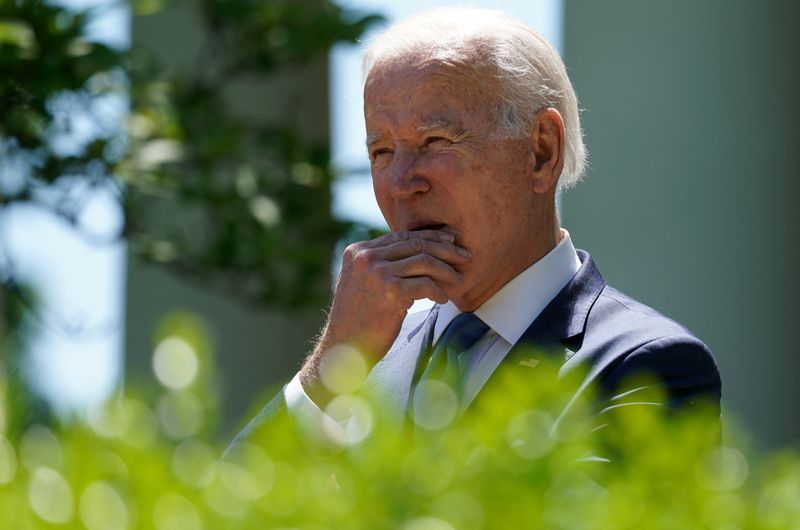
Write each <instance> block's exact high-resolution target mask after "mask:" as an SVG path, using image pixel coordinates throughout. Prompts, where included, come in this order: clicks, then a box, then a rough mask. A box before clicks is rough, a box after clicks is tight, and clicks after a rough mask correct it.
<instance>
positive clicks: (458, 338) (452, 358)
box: [420, 313, 489, 397]
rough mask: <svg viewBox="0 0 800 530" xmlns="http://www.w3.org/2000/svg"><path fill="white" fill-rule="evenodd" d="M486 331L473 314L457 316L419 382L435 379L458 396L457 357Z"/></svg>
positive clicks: (487, 327) (448, 327)
mask: <svg viewBox="0 0 800 530" xmlns="http://www.w3.org/2000/svg"><path fill="white" fill-rule="evenodd" d="M488 330H489V326H488V325H486V323H485V322H483V320H481V319H480V318H478V317H477V316H475V314H474V313H461V314H460V315H458V316H457V317H456V318H454V319H453V320H452V321H451V322H450V324H448V325H447V328H446V329H445V330H444V334H443V335H442V338H441V339H440V340H439V342H438V343H437V344H436V348H435V349H434V350H433V353H432V354H431V358H430V360H429V361H428V366H427V367H426V368H425V371H424V372H423V373H422V377H421V378H420V381H426V380H431V379H436V380H439V381H441V382H443V383H445V384H447V385H448V386H449V387H450V388H452V389H453V390H454V391H455V392H456V394H460V392H459V391H458V388H459V375H460V370H459V357H460V355H461V354H462V353H463V352H464V350H468V349H469V348H470V347H471V346H473V345H474V344H475V343H476V342H478V339H480V338H481V337H483V336H484V335H485V334H486V332H487V331H488ZM459 397H460V396H459Z"/></svg>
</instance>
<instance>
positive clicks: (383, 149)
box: [370, 147, 394, 161]
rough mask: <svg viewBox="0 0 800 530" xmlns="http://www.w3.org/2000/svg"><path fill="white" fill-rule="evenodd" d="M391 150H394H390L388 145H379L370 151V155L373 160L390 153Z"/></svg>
mask: <svg viewBox="0 0 800 530" xmlns="http://www.w3.org/2000/svg"><path fill="white" fill-rule="evenodd" d="M393 152H394V151H392V150H391V149H389V148H388V147H380V148H378V149H375V150H373V151H372V153H370V157H371V158H372V160H373V161H375V160H377V159H378V158H379V157H381V156H383V155H391V154H392V153H393Z"/></svg>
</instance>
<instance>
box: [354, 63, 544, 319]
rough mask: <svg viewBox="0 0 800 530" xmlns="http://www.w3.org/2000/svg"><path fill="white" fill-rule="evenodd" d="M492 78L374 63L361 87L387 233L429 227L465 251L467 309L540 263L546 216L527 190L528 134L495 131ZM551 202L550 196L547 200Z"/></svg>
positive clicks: (457, 292) (458, 296) (455, 296)
mask: <svg viewBox="0 0 800 530" xmlns="http://www.w3.org/2000/svg"><path fill="white" fill-rule="evenodd" d="M498 91H499V87H498V83H497V81H496V80H494V79H492V78H487V79H485V80H484V81H480V80H476V78H475V76H469V77H467V76H465V75H462V74H460V73H459V72H458V71H457V70H455V69H453V68H445V67H443V66H441V65H438V64H427V65H410V64H401V65H395V64H393V65H389V66H377V67H376V68H375V69H373V71H372V73H371V74H370V76H369V78H368V79H367V83H366V86H365V89H364V114H365V119H366V126H367V144H368V150H369V157H370V161H371V169H372V182H373V187H374V189H375V196H376V198H377V201H378V204H379V206H380V208H381V211H382V212H383V215H384V217H385V218H386V221H387V223H388V224H389V228H390V229H391V230H392V231H403V230H412V231H413V230H419V229H421V228H433V229H438V230H442V231H445V232H449V233H452V234H454V235H455V238H456V244H458V245H460V246H462V247H465V248H466V249H468V250H469V251H470V252H471V253H472V258H471V260H470V262H469V263H468V264H466V265H464V266H460V267H459V270H460V272H462V273H463V275H464V280H463V282H462V283H461V284H460V285H451V286H442V287H443V288H444V289H445V292H447V294H448V295H449V296H450V299H451V300H452V301H453V302H454V303H455V304H456V305H457V306H458V307H459V308H460V309H461V310H464V311H472V310H474V309H475V308H477V307H478V306H479V305H480V304H482V303H483V302H484V301H486V299H488V298H489V297H490V296H491V295H493V294H494V293H495V292H496V291H497V290H498V289H500V288H501V287H502V286H503V285H505V283H506V282H508V281H509V280H510V279H511V278H513V277H514V276H516V275H517V274H518V273H519V272H521V271H522V270H523V269H525V268H526V267H527V266H528V265H530V264H531V263H533V261H535V260H536V259H538V257H539V256H538V255H536V252H537V249H536V241H537V238H539V237H540V236H541V235H542V232H543V231H544V230H547V229H549V228H551V227H550V226H548V222H549V218H548V215H551V214H550V212H549V211H548V209H547V208H546V207H543V206H544V205H545V204H546V198H545V197H544V196H543V195H542V194H537V193H534V191H533V186H532V172H533V169H534V166H535V165H536V160H535V156H534V150H533V148H532V145H531V141H530V138H522V139H507V138H502V137H500V136H499V135H498V134H496V132H495V129H496V125H495V124H496V118H495V113H496V110H495V109H496V104H497V96H498ZM551 200H552V198H551Z"/></svg>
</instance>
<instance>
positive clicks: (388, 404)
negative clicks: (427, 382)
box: [364, 306, 439, 427]
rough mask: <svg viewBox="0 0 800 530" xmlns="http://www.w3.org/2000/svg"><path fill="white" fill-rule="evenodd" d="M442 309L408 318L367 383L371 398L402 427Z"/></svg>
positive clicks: (367, 391)
mask: <svg viewBox="0 0 800 530" xmlns="http://www.w3.org/2000/svg"><path fill="white" fill-rule="evenodd" d="M438 314H439V311H438V306H435V307H434V308H433V309H432V310H431V311H429V312H428V314H427V317H425V314H424V313H420V314H419V315H411V316H409V317H407V318H406V322H404V324H403V328H402V329H401V330H400V333H399V334H398V336H397V340H395V342H394V344H393V345H392V347H391V348H390V349H389V352H388V353H387V354H386V355H384V357H383V358H382V359H381V360H380V361H379V362H378V364H376V365H375V367H374V368H373V369H372V371H371V372H370V374H369V376H368V377H367V380H366V381H365V384H364V386H365V390H366V393H367V395H369V396H370V397H371V398H373V399H375V401H376V404H377V405H378V407H379V408H380V409H381V411H382V412H384V413H386V416H387V417H388V418H389V419H390V421H393V422H394V421H396V422H397V426H398V427H400V426H402V424H403V421H404V419H405V415H406V411H407V408H408V400H409V396H410V394H411V386H412V384H413V383H414V379H415V377H416V373H417V372H418V369H417V367H418V364H419V362H420V358H421V357H422V356H421V353H422V352H423V351H424V350H426V349H427V348H429V347H430V344H431V342H432V338H433V328H434V324H435V323H436V316H437V315H438Z"/></svg>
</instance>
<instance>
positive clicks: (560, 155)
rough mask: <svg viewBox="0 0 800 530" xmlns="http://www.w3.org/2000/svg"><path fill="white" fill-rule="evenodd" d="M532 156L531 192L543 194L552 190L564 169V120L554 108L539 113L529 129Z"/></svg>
mask: <svg viewBox="0 0 800 530" xmlns="http://www.w3.org/2000/svg"><path fill="white" fill-rule="evenodd" d="M531 149H532V152H533V156H534V168H533V177H534V178H533V190H534V191H535V192H536V193H545V192H548V191H550V190H551V189H554V188H555V187H556V185H557V184H558V177H560V176H561V171H562V170H563V169H564V120H563V119H562V118H561V113H559V112H558V111H557V110H556V109H554V108H546V109H542V110H540V111H539V113H538V114H537V115H536V119H535V120H534V121H533V127H532V129H531Z"/></svg>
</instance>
